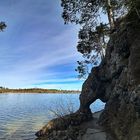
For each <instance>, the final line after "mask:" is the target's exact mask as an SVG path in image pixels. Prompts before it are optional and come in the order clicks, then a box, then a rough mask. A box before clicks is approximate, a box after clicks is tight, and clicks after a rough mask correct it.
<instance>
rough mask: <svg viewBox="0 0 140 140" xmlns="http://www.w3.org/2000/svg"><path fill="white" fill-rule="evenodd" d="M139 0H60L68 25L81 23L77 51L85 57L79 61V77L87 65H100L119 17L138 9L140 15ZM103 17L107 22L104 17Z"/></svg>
mask: <svg viewBox="0 0 140 140" xmlns="http://www.w3.org/2000/svg"><path fill="white" fill-rule="evenodd" d="M138 1H139V0H61V6H62V7H63V13H62V17H63V19H64V22H65V24H68V23H76V24H78V25H80V30H79V35H78V38H79V41H78V45H77V50H78V51H79V52H80V53H81V54H82V55H83V57H84V60H82V61H81V62H80V61H77V62H78V67H77V69H76V71H78V72H79V74H80V75H79V77H83V75H85V73H86V71H87V65H89V64H93V65H97V64H99V62H100V60H102V59H103V58H104V55H105V48H106V46H107V43H108V40H109V37H110V33H111V32H112V30H114V28H115V22H116V19H117V18H120V17H122V16H124V15H125V14H126V13H128V11H129V10H132V9H135V11H136V12H137V14H138V16H139V11H138V8H137V3H138ZM103 16H106V17H107V18H108V20H107V21H103V20H101V19H102V17H103Z"/></svg>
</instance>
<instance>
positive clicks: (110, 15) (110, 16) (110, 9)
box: [106, 0, 114, 29]
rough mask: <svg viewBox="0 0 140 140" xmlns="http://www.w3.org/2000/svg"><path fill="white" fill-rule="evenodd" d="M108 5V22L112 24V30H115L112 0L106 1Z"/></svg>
mask: <svg viewBox="0 0 140 140" xmlns="http://www.w3.org/2000/svg"><path fill="white" fill-rule="evenodd" d="M106 5H107V15H108V20H109V24H110V29H113V28H114V16H113V10H112V6H111V2H110V0H106Z"/></svg>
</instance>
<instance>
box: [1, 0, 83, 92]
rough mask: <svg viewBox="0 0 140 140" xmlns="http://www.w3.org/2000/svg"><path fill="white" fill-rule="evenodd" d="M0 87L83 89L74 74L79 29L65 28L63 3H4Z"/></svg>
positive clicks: (51, 0)
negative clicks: (4, 28) (62, 15)
mask: <svg viewBox="0 0 140 140" xmlns="http://www.w3.org/2000/svg"><path fill="white" fill-rule="evenodd" d="M0 3H1V4H0V20H1V21H5V22H6V24H7V26H8V27H7V28H6V30H5V31H4V32H1V33H0V86H6V87H9V88H25V87H26V88H30V87H41V88H57V89H81V85H82V82H83V81H80V80H78V78H77V73H76V72H75V70H74V69H75V68H76V65H77V63H76V61H77V60H79V59H80V57H81V55H80V54H79V53H78V52H77V51H76V47H75V46H76V44H77V32H78V29H77V27H76V26H74V25H64V22H63V19H62V18H61V12H62V9H61V7H60V0H3V1H1V2H0Z"/></svg>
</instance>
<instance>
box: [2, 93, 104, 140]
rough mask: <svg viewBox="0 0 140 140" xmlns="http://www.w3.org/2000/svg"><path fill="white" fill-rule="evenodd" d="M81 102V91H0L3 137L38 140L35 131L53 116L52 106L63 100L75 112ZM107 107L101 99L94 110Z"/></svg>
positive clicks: (62, 102) (14, 139)
mask: <svg viewBox="0 0 140 140" xmlns="http://www.w3.org/2000/svg"><path fill="white" fill-rule="evenodd" d="M78 101H79V95H78V94H63V95H62V94H61V95H60V94H55V95H54V94H0V140H5V139H6V140H8V139H9V140H34V139H35V138H36V137H35V135H34V134H35V132H36V131H38V130H39V129H40V128H41V127H42V126H43V125H44V124H46V123H47V122H48V121H49V120H50V119H52V117H53V114H52V112H50V107H52V108H58V104H59V103H60V104H63V105H62V106H65V107H66V108H67V106H68V105H69V106H72V109H73V111H75V110H77V109H78V107H79V102H78ZM68 103H69V104H68ZM103 107H104V104H102V103H101V102H100V101H97V103H96V105H95V109H94V111H98V110H99V109H102V108H103Z"/></svg>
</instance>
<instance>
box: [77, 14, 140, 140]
mask: <svg viewBox="0 0 140 140" xmlns="http://www.w3.org/2000/svg"><path fill="white" fill-rule="evenodd" d="M131 16H132V15H131ZM131 16H128V17H126V19H123V22H121V23H120V25H119V26H118V27H117V28H116V31H115V32H114V33H113V34H112V35H111V38H110V41H109V43H108V48H107V50H106V56H105V59H104V60H103V61H102V63H101V64H100V66H98V67H95V68H93V69H92V71H91V73H90V74H89V76H88V79H87V80H86V81H85V83H84V84H83V89H82V93H81V95H80V103H81V104H80V109H79V111H80V112H90V108H89V106H90V104H91V103H93V102H94V101H95V100H96V99H101V100H102V101H103V102H106V106H105V110H104V112H103V113H102V114H101V117H100V124H101V125H103V126H105V127H106V128H107V129H108V130H109V131H110V132H111V133H112V134H113V135H114V137H115V138H116V139H118V140H140V21H139V20H138V18H137V19H135V20H131ZM135 16H136V15H135ZM133 19H134V18H133Z"/></svg>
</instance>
